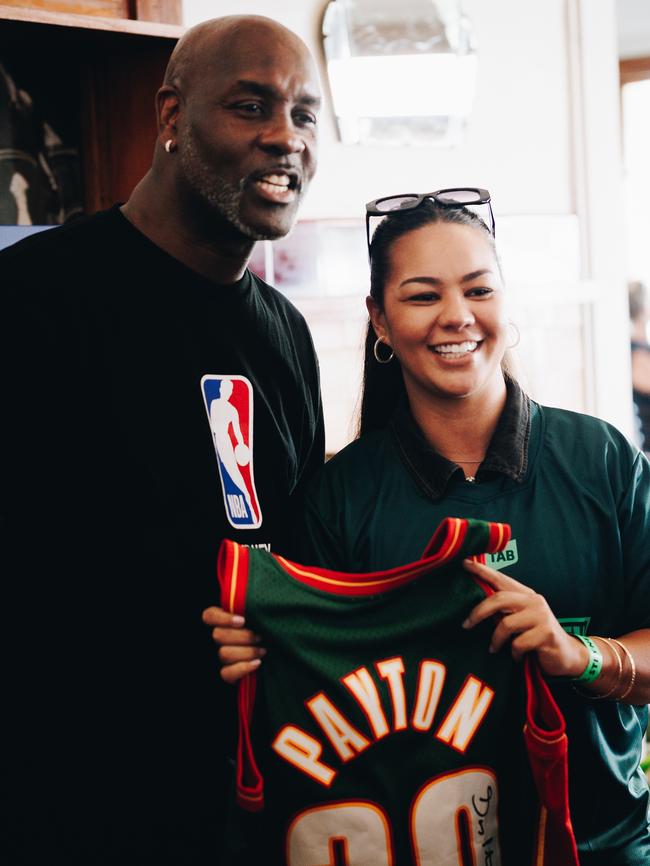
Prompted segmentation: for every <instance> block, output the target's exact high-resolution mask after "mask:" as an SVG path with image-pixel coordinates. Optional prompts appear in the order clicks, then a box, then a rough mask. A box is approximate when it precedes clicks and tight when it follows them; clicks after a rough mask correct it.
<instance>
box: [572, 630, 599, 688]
mask: <svg viewBox="0 0 650 866" xmlns="http://www.w3.org/2000/svg"><path fill="white" fill-rule="evenodd" d="M573 637H574V638H576V640H579V641H580V642H581V643H583V644H584V645H585V646H586V647H587V649H588V650H589V661H588V662H587V667H586V668H585V669H584V670H583V672H582V673H581V674H580V676H579V677H573V682H574V683H593V681H594V680H595V679H598V677H599V676H600V672H601V671H602V669H603V654H602V653H601V651H600V650H599V649H598V647H597V646H596V644H595V643H594V642H593V641H592V639H591V638H590V637H587V635H585V634H574V635H573Z"/></svg>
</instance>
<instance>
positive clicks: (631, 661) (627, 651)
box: [609, 637, 636, 701]
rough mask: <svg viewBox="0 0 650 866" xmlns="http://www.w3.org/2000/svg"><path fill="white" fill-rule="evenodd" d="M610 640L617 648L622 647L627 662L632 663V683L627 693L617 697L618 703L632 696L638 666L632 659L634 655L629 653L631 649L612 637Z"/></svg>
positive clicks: (629, 684)
mask: <svg viewBox="0 0 650 866" xmlns="http://www.w3.org/2000/svg"><path fill="white" fill-rule="evenodd" d="M609 640H610V642H611V643H613V644H616V645H617V646H620V648H621V649H622V650H623V652H624V653H625V657H626V658H627V660H628V661H629V663H630V682H629V683H628V685H627V688H626V689H625V691H624V692H622V694H620V695H617V697H616V700H617V701H622V700H624V699H625V698H626V697H627V696H628V695H629V694H630V692H631V691H632V689H633V688H634V683H635V682H636V664H635V663H634V658H633V657H632V653H631V652H630V651H629V649H628V648H627V647H626V646H625V644H624V643H621V642H620V640H616V638H615V637H610V638H609Z"/></svg>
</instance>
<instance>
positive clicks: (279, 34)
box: [164, 15, 313, 92]
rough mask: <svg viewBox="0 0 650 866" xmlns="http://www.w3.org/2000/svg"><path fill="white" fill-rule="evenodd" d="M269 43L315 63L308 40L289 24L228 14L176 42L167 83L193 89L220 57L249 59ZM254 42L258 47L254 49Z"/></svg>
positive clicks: (273, 50)
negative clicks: (293, 30) (249, 56)
mask: <svg viewBox="0 0 650 866" xmlns="http://www.w3.org/2000/svg"><path fill="white" fill-rule="evenodd" d="M260 44H264V45H266V46H268V49H269V52H270V53H271V54H273V55H275V54H276V53H277V52H278V51H282V52H288V55H289V56H292V57H294V58H295V59H296V61H299V62H301V63H303V64H307V65H310V66H313V59H312V57H311V54H310V52H309V49H308V48H307V46H306V45H305V43H304V42H303V41H302V39H300V37H299V36H296V34H295V33H293V32H292V31H291V30H289V29H288V28H287V27H284V26H283V25H282V24H279V23H278V22H277V21H273V19H272V18H266V17H264V16H262V15H227V16H224V17H223V18H213V19H211V20H210V21H203V22H201V23H200V24H197V25H195V26H194V27H192V28H191V29H190V30H188V31H187V33H185V34H184V35H183V36H182V37H181V39H180V40H179V41H178V43H177V44H176V47H175V49H174V51H173V53H172V56H171V57H170V59H169V63H168V64H167V69H166V70H165V78H164V83H165V84H167V85H173V86H174V87H176V88H178V89H179V90H180V91H181V92H187V91H188V90H189V91H190V92H191V90H192V88H193V87H194V86H198V84H199V83H200V81H201V80H202V78H203V77H204V76H205V74H206V71H207V70H208V69H214V68H215V64H216V65H217V67H218V65H219V60H220V59H221V60H223V61H225V62H226V63H227V62H228V61H229V60H230V59H231V58H232V57H233V56H237V57H238V58H242V59H245V58H246V56H247V55H249V54H250V53H251V51H257V50H258V46H259V45H260ZM252 45H253V46H255V47H253V48H252Z"/></svg>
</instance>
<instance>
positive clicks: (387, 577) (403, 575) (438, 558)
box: [274, 517, 510, 596]
mask: <svg viewBox="0 0 650 866" xmlns="http://www.w3.org/2000/svg"><path fill="white" fill-rule="evenodd" d="M468 526H469V524H468V521H467V520H463V519H461V518H459V517H446V518H445V519H444V520H443V521H442V522H441V524H440V526H439V527H438V529H437V530H436V532H435V534H434V536H433V538H432V539H431V541H430V542H429V544H428V545H427V547H426V549H425V551H424V554H423V556H422V559H420V560H419V561H418V562H415V563H410V564H409V565H401V566H398V567H397V568H391V569H388V570H387V571H375V572H366V573H363V574H359V573H345V572H341V571H331V570H329V569H326V568H318V567H316V566H312V567H309V568H305V567H304V566H302V565H298V564H297V563H295V562H291V561H290V560H288V559H285V558H284V557H283V556H278V555H275V554H274V556H275V559H276V561H277V562H278V564H279V565H281V566H282V568H283V569H284V571H286V572H287V574H288V575H289V576H290V577H293V578H294V579H295V580H298V581H299V582H300V583H304V584H305V585H307V586H311V587H313V588H314V589H319V590H321V591H322V592H329V593H332V594H336V595H352V596H363V595H375V594H376V593H379V592H388V591H390V590H393V589H398V588H399V587H400V586H404V585H405V584H407V583H410V582H411V581H412V580H415V578H417V577H420V575H422V574H424V573H425V572H427V571H430V570H431V569H432V568H440V567H441V566H442V565H445V564H446V563H447V562H449V560H451V559H453V558H454V557H455V556H456V555H457V554H458V553H459V551H460V550H461V548H462V546H463V542H464V541H465V536H466V535H467V529H468ZM509 540H510V527H509V526H507V525H506V524H503V523H491V524H489V533H488V540H487V542H486V547H487V551H488V552H489V553H496V552H497V551H498V550H502V549H503V548H504V547H505V546H506V544H507V543H508V541H509Z"/></svg>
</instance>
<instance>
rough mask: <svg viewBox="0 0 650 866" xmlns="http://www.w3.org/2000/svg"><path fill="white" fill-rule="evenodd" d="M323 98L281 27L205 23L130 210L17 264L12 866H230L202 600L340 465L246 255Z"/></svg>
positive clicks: (307, 154)
mask: <svg viewBox="0 0 650 866" xmlns="http://www.w3.org/2000/svg"><path fill="white" fill-rule="evenodd" d="M319 101H320V97H319V87H318V80H317V74H316V70H315V67H314V63H313V61H312V59H311V57H310V55H309V52H308V51H307V49H306V47H305V45H304V44H303V43H302V42H301V41H300V40H299V39H298V38H297V37H296V36H295V35H294V34H293V33H291V32H290V31H288V30H287V29H285V28H284V27H282V26H280V25H279V24H277V23H276V22H274V21H271V20H269V19H266V18H260V17H251V16H234V17H228V18H221V19H217V20H214V21H209V22H206V23H204V24H201V25H199V26H198V27H195V28H193V29H192V30H190V31H189V32H188V33H187V34H186V35H185V36H184V37H183V38H182V39H181V40H180V42H179V43H178V45H177V47H176V49H175V51H174V53H173V55H172V58H171V60H170V62H169V66H168V69H167V71H166V74H165V78H164V82H163V85H162V87H161V88H160V90H159V92H158V94H157V102H156V104H157V116H158V136H157V139H156V143H155V150H154V157H153V163H152V166H151V169H150V171H149V172H148V173H147V174H146V176H145V177H144V178H143V179H142V180H141V181H140V183H139V184H138V185H137V187H136V188H135V190H134V191H133V194H132V196H131V197H130V199H129V200H128V202H126V203H125V204H123V205H122V206H121V207H120V206H115V207H114V208H112V209H110V210H108V211H106V212H103V213H99V214H97V215H95V216H93V217H90V218H89V219H87V220H85V221H83V222H81V223H78V224H75V225H69V226H64V227H62V228H56V229H53V230H51V231H48V232H43V233H40V234H38V235H34V236H32V237H31V238H28V239H27V240H25V241H23V242H21V243H19V244H17V245H15V246H14V247H11V248H10V249H8V250H5V251H4V252H3V253H1V254H0V273H1V274H2V280H1V284H2V285H1V289H0V352H1V353H2V358H1V363H0V377H1V382H0V393H1V394H2V403H3V410H4V411H3V422H2V425H0V429H1V431H2V432H1V433H0V436H1V437H2V439H1V442H0V446H1V447H0V455H1V456H0V460H1V461H2V465H1V467H0V476H1V479H2V480H1V483H0V490H1V492H0V497H1V498H0V521H1V522H0V532H1V533H2V536H1V538H0V542H1V546H0V556H1V557H2V560H1V561H2V572H3V581H2V600H1V602H0V617H1V620H2V621H1V625H0V633H1V634H2V638H3V642H4V643H3V654H2V658H3V662H2V674H1V676H2V682H1V684H0V694H1V695H2V707H3V709H2V719H3V730H4V735H3V739H2V741H1V742H0V787H1V788H2V796H1V797H0V801H1V804H2V805H1V808H0V862H2V863H3V864H4V863H6V864H8V866H50V864H52V866H54V864H57V866H58V864H63V866H82V864H83V866H203V864H205V866H207V864H210V866H218V864H219V863H220V862H221V861H220V851H221V848H222V847H223V845H222V839H223V834H224V832H225V831H224V829H223V827H222V820H221V819H222V814H223V805H224V800H225V798H226V792H225V790H224V789H225V785H226V781H225V780H226V773H225V769H224V765H225V755H226V753H227V750H228V744H229V742H230V740H231V733H232V732H231V731H230V724H231V722H230V713H229V707H228V698H229V697H230V693H229V690H228V695H227V696H226V695H225V694H224V693H225V692H226V689H225V688H224V689H223V692H222V690H221V689H222V687H221V686H220V685H219V683H220V678H219V671H218V665H219V663H218V660H217V658H216V656H215V653H214V650H213V648H212V645H211V641H210V635H209V634H208V633H206V631H205V627H204V626H203V625H202V623H201V611H202V610H203V609H204V608H205V607H207V606H209V605H210V604H213V603H214V602H215V600H216V599H217V586H216V576H215V575H216V572H215V562H216V554H217V550H218V547H219V544H220V541H221V540H222V538H224V537H226V536H227V537H229V538H234V539H235V540H237V541H238V542H240V543H243V544H249V545H255V546H265V547H271V548H273V549H281V547H282V543H283V542H282V539H283V537H284V534H285V532H286V531H287V529H288V528H289V527H287V525H286V524H287V515H288V502H289V498H290V496H291V495H292V494H294V493H295V492H296V491H297V490H298V489H299V488H300V486H301V484H302V483H303V481H304V480H305V479H306V478H307V477H308V476H309V475H310V473H311V472H312V471H313V470H314V469H315V468H316V467H317V466H318V465H319V464H320V463H321V462H322V460H323V423H322V413H321V404H320V396H319V384H318V368H317V363H316V358H315V356H314V351H313V347H312V343H311V339H310V336H309V332H308V330H307V327H306V325H305V322H304V320H303V319H302V317H301V316H300V315H299V313H298V312H297V311H296V310H295V308H294V307H293V306H292V305H291V304H290V303H289V302H288V301H287V300H286V299H285V298H284V297H282V296H281V295H280V294H278V293H277V292H276V291H275V290H274V289H272V288H271V287H269V286H268V285H266V284H265V283H264V282H263V281H262V280H260V279H258V278H257V277H256V276H255V275H253V274H252V273H251V272H250V271H249V270H248V269H247V262H248V259H249V256H250V254H251V251H252V248H253V245H254V243H255V241H256V240H260V239H264V238H270V239H274V238H280V237H282V236H283V235H285V234H286V233H287V232H288V231H289V229H290V228H291V226H292V225H293V223H294V221H295V219H296V213H297V208H298V205H299V203H300V201H301V199H302V197H303V195H304V194H305V192H306V190H307V188H308V186H309V182H310V181H311V178H312V176H313V174H314V170H315V167H316V140H317V117H318V108H319ZM143 110H146V108H145V107H143ZM240 862H246V861H245V859H244V860H241V861H240Z"/></svg>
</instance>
